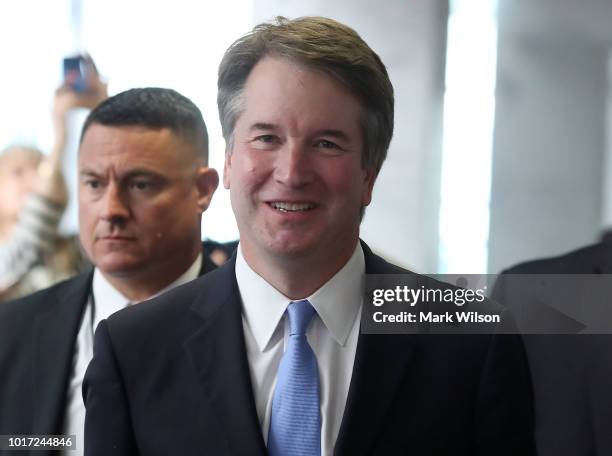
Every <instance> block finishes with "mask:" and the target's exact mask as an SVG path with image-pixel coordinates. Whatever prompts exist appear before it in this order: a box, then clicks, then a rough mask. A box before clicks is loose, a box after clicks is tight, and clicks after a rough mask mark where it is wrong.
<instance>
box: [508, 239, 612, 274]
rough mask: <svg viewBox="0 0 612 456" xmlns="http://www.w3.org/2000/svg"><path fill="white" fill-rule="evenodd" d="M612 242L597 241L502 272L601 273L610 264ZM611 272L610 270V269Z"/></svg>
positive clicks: (526, 262)
mask: <svg viewBox="0 0 612 456" xmlns="http://www.w3.org/2000/svg"><path fill="white" fill-rule="evenodd" d="M611 257H612V243H607V242H598V243H596V244H592V245H588V246H586V247H581V248H578V249H576V250H572V251H570V252H567V253H564V254H561V255H558V256H553V257H547V258H539V259H535V260H530V261H525V262H522V263H519V264H517V265H514V266H512V267H510V268H508V269H505V270H504V271H502V273H503V274H601V273H602V272H605V271H606V269H607V268H610V266H612V265H611V264H610V263H612V262H610V260H609V259H610V258H611ZM611 272H612V271H611Z"/></svg>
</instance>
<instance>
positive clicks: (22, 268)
mask: <svg viewBox="0 0 612 456" xmlns="http://www.w3.org/2000/svg"><path fill="white" fill-rule="evenodd" d="M63 212H64V206H62V205H58V204H56V203H53V202H52V201H50V200H48V199H47V198H45V197H43V196H40V195H36V194H32V195H30V196H29V197H28V199H27V200H26V202H25V204H24V207H23V209H22V211H21V214H20V215H19V221H18V222H17V226H15V228H14V231H13V234H12V235H11V237H10V238H9V239H8V240H6V241H5V242H3V243H1V244H0V290H5V289H7V288H8V287H10V286H12V285H14V284H16V283H17V282H19V280H20V279H21V278H22V277H23V276H24V275H25V274H26V273H27V272H28V271H29V270H30V269H31V268H32V266H33V265H34V264H35V263H36V262H37V261H38V259H39V258H40V257H41V256H42V255H43V254H44V253H46V252H48V251H50V250H51V249H52V248H53V242H54V240H55V236H56V233H57V226H58V224H59V222H60V219H61V218H62V214H63Z"/></svg>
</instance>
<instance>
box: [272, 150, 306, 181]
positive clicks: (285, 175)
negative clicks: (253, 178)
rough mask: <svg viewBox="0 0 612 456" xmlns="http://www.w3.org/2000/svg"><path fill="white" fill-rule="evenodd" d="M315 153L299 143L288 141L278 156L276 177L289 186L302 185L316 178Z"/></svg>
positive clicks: (275, 169)
mask: <svg viewBox="0 0 612 456" xmlns="http://www.w3.org/2000/svg"><path fill="white" fill-rule="evenodd" d="M314 174H315V173H314V168H313V155H312V151H310V150H309V149H308V147H306V146H304V145H302V144H299V143H291V142H288V143H286V144H285V145H284V146H283V148H282V149H281V150H280V151H279V153H278V154H277V156H276V160H275V164H274V177H275V179H276V180H277V182H279V183H282V184H284V185H287V186H289V187H296V188H297V187H302V186H304V185H308V184H310V183H311V182H312V181H313V180H314Z"/></svg>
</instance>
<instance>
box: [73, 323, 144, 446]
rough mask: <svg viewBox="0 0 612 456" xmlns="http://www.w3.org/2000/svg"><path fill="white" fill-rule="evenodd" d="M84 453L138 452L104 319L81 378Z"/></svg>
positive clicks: (124, 392) (117, 366) (123, 389)
mask: <svg viewBox="0 0 612 456" xmlns="http://www.w3.org/2000/svg"><path fill="white" fill-rule="evenodd" d="M83 401H84V402H85V407H86V410H87V412H86V416H85V455H86V456H98V455H100V456H107V455H111V454H112V455H115V456H122V455H126V456H127V455H137V454H139V453H138V449H137V447H136V442H135V438H134V433H133V430H132V424H131V420H130V415H129V408H128V396H127V393H126V391H125V387H124V384H123V381H122V378H121V374H120V369H119V365H118V363H117V359H116V357H115V352H114V350H113V346H112V342H111V339H110V335H109V332H108V326H107V324H106V321H105V320H103V321H101V322H100V324H99V325H98V328H97V329H96V334H95V337H94V356H93V359H92V360H91V362H90V364H89V367H88V368H87V371H86V373H85V378H84V380H83Z"/></svg>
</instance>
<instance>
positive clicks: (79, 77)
mask: <svg viewBox="0 0 612 456" xmlns="http://www.w3.org/2000/svg"><path fill="white" fill-rule="evenodd" d="M86 71H87V66H86V64H85V57H83V56H82V55H77V56H74V57H66V58H64V83H65V84H66V85H68V86H69V87H71V88H72V90H74V91H75V92H79V93H82V92H85V91H87V77H86V74H85V72H86Z"/></svg>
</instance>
